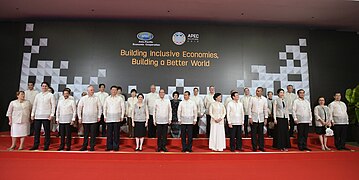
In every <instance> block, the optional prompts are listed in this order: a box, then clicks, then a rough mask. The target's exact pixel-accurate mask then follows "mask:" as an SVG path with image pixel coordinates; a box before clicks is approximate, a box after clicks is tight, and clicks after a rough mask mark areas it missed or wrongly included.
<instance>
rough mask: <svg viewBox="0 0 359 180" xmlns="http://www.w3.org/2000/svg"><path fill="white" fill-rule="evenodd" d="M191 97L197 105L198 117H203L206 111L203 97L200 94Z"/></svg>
mask: <svg viewBox="0 0 359 180" xmlns="http://www.w3.org/2000/svg"><path fill="white" fill-rule="evenodd" d="M190 99H191V100H192V101H194V102H195V103H196V105H197V117H202V116H203V114H204V111H205V109H204V104H203V99H202V98H201V97H200V96H199V95H197V96H195V95H193V96H191V97H190Z"/></svg>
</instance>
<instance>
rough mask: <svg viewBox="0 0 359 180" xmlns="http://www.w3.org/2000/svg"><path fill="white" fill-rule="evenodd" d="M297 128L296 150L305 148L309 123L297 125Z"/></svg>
mask: <svg viewBox="0 0 359 180" xmlns="http://www.w3.org/2000/svg"><path fill="white" fill-rule="evenodd" d="M297 127H298V149H299V150H303V149H304V148H307V139H308V133H309V123H299V124H298V125H297Z"/></svg>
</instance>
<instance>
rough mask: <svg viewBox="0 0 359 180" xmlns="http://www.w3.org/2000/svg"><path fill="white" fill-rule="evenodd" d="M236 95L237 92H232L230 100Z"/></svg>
mask: <svg viewBox="0 0 359 180" xmlns="http://www.w3.org/2000/svg"><path fill="white" fill-rule="evenodd" d="M236 94H238V92H237V91H233V92H232V93H231V98H232V99H233V98H234V96H236Z"/></svg>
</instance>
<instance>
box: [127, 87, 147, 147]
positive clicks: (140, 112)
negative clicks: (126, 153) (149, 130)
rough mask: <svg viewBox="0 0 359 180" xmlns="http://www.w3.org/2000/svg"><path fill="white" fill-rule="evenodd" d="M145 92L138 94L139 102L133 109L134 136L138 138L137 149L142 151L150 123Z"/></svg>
mask: <svg viewBox="0 0 359 180" xmlns="http://www.w3.org/2000/svg"><path fill="white" fill-rule="evenodd" d="M143 98H144V96H143V94H142V93H140V94H138V95H137V103H136V104H135V105H134V107H133V110H132V115H131V117H132V127H134V136H135V138H136V149H135V151H142V144H143V141H144V139H145V136H146V127H147V125H148V118H149V112H148V107H147V105H146V103H144V102H143Z"/></svg>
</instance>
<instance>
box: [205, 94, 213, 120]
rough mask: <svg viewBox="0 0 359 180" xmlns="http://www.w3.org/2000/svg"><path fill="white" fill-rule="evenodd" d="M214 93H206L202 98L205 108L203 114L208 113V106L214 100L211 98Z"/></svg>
mask: <svg viewBox="0 0 359 180" xmlns="http://www.w3.org/2000/svg"><path fill="white" fill-rule="evenodd" d="M213 96H214V94H208V95H207V96H206V97H205V98H204V107H205V108H206V109H205V110H206V111H205V114H207V115H208V114H209V107H210V106H211V104H212V103H214V102H216V101H215V100H214V99H213Z"/></svg>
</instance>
